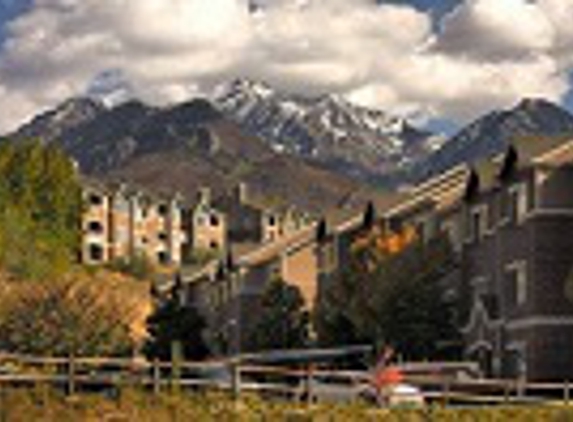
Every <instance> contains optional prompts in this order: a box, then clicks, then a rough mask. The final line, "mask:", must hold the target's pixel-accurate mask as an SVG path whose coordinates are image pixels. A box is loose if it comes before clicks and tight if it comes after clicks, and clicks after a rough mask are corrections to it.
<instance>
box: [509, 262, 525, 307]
mask: <svg viewBox="0 0 573 422" xmlns="http://www.w3.org/2000/svg"><path fill="white" fill-rule="evenodd" d="M506 271H507V277H508V282H509V289H510V292H511V297H512V299H513V303H514V304H515V305H516V306H519V305H523V304H525V302H527V265H526V262H525V261H516V262H513V263H511V264H509V265H508V266H507V268H506Z"/></svg>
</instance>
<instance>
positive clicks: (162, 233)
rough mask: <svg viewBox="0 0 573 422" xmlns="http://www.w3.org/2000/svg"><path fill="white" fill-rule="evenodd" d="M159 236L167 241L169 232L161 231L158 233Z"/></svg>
mask: <svg viewBox="0 0 573 422" xmlns="http://www.w3.org/2000/svg"><path fill="white" fill-rule="evenodd" d="M157 238H158V239H159V240H161V241H166V240H167V239H168V236H167V233H165V232H161V233H159V234H158V235H157Z"/></svg>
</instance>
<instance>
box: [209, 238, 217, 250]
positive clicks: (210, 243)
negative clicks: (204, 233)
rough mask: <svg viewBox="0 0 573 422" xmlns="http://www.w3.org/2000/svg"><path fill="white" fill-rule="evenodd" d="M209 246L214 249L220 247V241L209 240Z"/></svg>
mask: <svg viewBox="0 0 573 422" xmlns="http://www.w3.org/2000/svg"><path fill="white" fill-rule="evenodd" d="M209 247H210V248H211V249H213V250H215V249H219V243H217V242H216V241H214V240H212V241H211V242H209Z"/></svg>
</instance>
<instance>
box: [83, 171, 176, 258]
mask: <svg viewBox="0 0 573 422" xmlns="http://www.w3.org/2000/svg"><path fill="white" fill-rule="evenodd" d="M83 198H84V211H83V214H82V223H81V224H82V246H81V259H82V262H84V263H86V264H104V263H108V262H112V261H114V260H115V259H121V258H130V257H132V256H133V255H135V254H142V255H144V256H145V257H147V258H148V259H149V260H150V261H151V262H153V263H155V264H157V265H159V266H165V267H169V266H177V265H178V264H179V263H180V262H181V260H182V255H181V254H182V250H183V245H184V244H185V243H186V242H187V234H186V231H185V230H184V227H183V210H184V207H183V200H182V198H181V197H180V196H179V195H172V196H159V195H151V194H149V193H146V192H143V191H141V190H138V189H133V188H128V187H127V186H126V185H123V184H116V185H104V184H101V183H97V182H94V181H84V183H83Z"/></svg>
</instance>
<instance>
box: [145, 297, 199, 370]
mask: <svg viewBox="0 0 573 422" xmlns="http://www.w3.org/2000/svg"><path fill="white" fill-rule="evenodd" d="M205 327H206V324H205V321H204V319H203V318H202V316H201V315H200V314H199V312H198V310H197V309H196V308H195V307H194V306H191V305H187V304H183V303H182V302H181V301H180V300H179V297H178V295H177V294H176V293H174V294H172V295H170V297H168V298H167V299H166V300H165V301H163V302H161V303H160V304H159V305H158V306H157V308H156V309H155V312H154V313H153V314H152V315H150V316H149V318H148V319H147V332H148V339H147V341H146V342H145V345H144V347H143V352H144V354H145V355H146V356H147V357H148V358H157V359H159V360H163V361H169V360H171V357H172V356H171V353H172V347H173V344H174V343H175V342H178V343H179V344H180V347H181V353H182V357H183V358H184V359H188V360H198V359H203V358H205V357H206V356H208V354H209V349H208V348H207V345H206V343H205V341H204V339H203V330H204V329H205Z"/></svg>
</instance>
